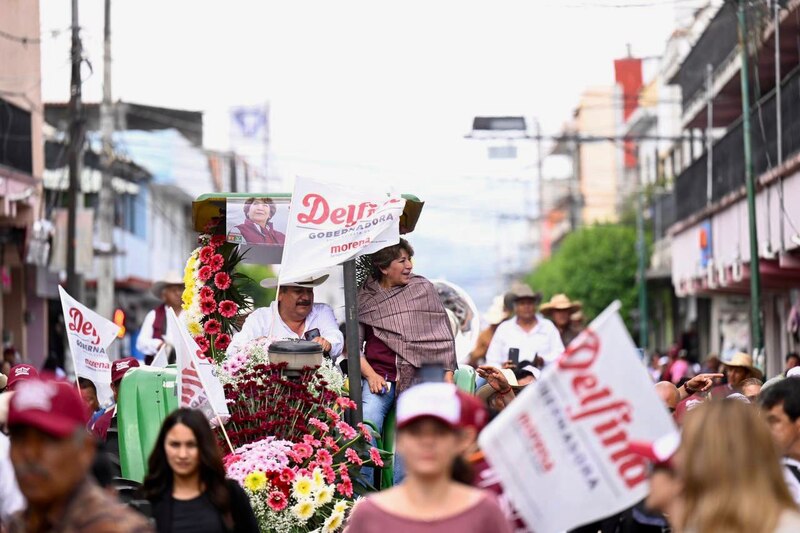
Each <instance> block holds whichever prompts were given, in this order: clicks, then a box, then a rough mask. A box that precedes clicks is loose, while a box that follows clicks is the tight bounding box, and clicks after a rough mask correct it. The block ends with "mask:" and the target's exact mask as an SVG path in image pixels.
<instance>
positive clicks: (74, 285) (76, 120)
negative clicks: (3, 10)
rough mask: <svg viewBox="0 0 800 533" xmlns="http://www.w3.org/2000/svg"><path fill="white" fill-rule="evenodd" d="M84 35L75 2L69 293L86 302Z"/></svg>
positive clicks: (71, 81)
mask: <svg viewBox="0 0 800 533" xmlns="http://www.w3.org/2000/svg"><path fill="white" fill-rule="evenodd" d="M82 54H83V52H82V48H81V36H80V27H79V26H78V0H72V47H71V50H70V55H71V60H72V73H71V77H70V98H69V119H70V127H69V189H68V191H67V292H68V293H69V294H70V296H72V297H73V298H75V299H76V300H78V301H81V300H82V299H83V282H82V280H81V279H80V277H79V276H78V273H77V271H76V269H75V260H76V252H77V249H76V247H77V235H76V234H77V229H76V217H77V214H78V191H79V190H80V179H81V167H82V166H83V141H84V139H83V133H84V132H83V125H84V124H83V122H84V118H83V104H82V102H81V58H82Z"/></svg>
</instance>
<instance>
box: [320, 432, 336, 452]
mask: <svg viewBox="0 0 800 533" xmlns="http://www.w3.org/2000/svg"><path fill="white" fill-rule="evenodd" d="M322 444H324V445H325V447H326V448H327V449H329V450H330V451H331V452H333V453H336V452H338V451H339V445H338V444H336V439H334V438H333V437H331V436H330V435H328V436H326V437H324V438H323V439H322Z"/></svg>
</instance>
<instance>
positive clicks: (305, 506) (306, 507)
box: [292, 500, 314, 522]
mask: <svg viewBox="0 0 800 533" xmlns="http://www.w3.org/2000/svg"><path fill="white" fill-rule="evenodd" d="M292 514H293V515H295V516H296V517H297V518H299V519H300V520H302V521H303V522H305V521H306V520H308V519H309V518H311V517H312V516H314V503H313V502H311V501H309V500H301V501H300V502H299V503H298V504H297V505H295V506H294V507H292Z"/></svg>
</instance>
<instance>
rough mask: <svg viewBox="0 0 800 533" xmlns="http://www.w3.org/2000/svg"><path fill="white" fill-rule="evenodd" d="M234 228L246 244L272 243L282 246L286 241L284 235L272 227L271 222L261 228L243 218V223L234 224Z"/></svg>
mask: <svg viewBox="0 0 800 533" xmlns="http://www.w3.org/2000/svg"><path fill="white" fill-rule="evenodd" d="M236 229H238V230H239V233H241V234H242V237H244V240H245V241H247V244H273V245H281V246H282V245H283V244H284V242H285V241H286V235H284V234H283V233H281V232H280V231H278V230H276V229H275V228H273V227H272V224H267V227H266V228H262V227H260V226H258V225H257V224H256V223H255V222H253V221H251V220H245V221H244V223H242V224H239V225H238V226H236Z"/></svg>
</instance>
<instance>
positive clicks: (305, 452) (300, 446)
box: [292, 442, 314, 459]
mask: <svg viewBox="0 0 800 533" xmlns="http://www.w3.org/2000/svg"><path fill="white" fill-rule="evenodd" d="M292 451H293V452H295V453H296V454H297V455H298V457H300V459H308V458H309V457H311V454H313V453H314V449H313V448H312V447H311V446H309V445H308V444H306V443H305V442H298V443H297V444H295V445H294V446H292Z"/></svg>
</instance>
